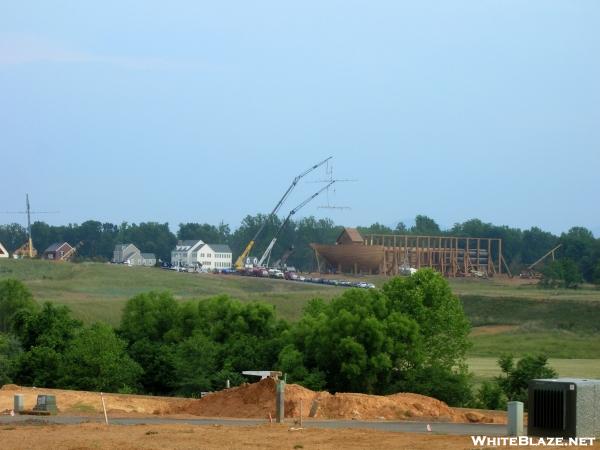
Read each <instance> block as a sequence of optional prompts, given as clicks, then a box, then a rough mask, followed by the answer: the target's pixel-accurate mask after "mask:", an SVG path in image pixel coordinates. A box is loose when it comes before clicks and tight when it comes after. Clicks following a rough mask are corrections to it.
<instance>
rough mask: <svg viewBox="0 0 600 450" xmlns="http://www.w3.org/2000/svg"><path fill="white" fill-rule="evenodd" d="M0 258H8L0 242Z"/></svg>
mask: <svg viewBox="0 0 600 450" xmlns="http://www.w3.org/2000/svg"><path fill="white" fill-rule="evenodd" d="M0 256H2V257H4V256H8V251H7V250H6V248H5V247H4V245H2V242H0Z"/></svg>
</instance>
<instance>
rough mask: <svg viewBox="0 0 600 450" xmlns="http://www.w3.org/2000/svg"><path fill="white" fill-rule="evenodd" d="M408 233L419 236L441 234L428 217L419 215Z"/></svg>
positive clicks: (438, 227) (433, 221)
mask: <svg viewBox="0 0 600 450" xmlns="http://www.w3.org/2000/svg"><path fill="white" fill-rule="evenodd" d="M410 232H411V233H413V234H420V235H432V236H437V235H440V234H442V230H440V226H439V225H438V224H437V223H436V222H435V220H433V219H432V218H430V217H427V216H423V215H421V214H419V215H418V216H417V217H415V225H414V226H413V227H411V229H410Z"/></svg>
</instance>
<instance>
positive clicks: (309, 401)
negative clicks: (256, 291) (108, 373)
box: [0, 378, 506, 423]
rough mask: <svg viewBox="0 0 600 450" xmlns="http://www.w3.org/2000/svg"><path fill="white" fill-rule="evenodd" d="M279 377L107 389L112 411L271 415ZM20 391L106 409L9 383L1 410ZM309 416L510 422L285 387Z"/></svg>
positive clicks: (291, 405)
mask: <svg viewBox="0 0 600 450" xmlns="http://www.w3.org/2000/svg"><path fill="white" fill-rule="evenodd" d="M275 391H276V385H275V381H274V380H273V379H271V378H266V379H264V380H262V381H260V382H258V383H252V384H243V385H241V386H238V387H235V388H231V389H226V390H223V391H219V392H215V393H213V394H209V395H207V396H206V397H203V398H201V399H193V400H192V399H186V398H176V397H152V396H145V395H125V394H104V398H105V401H106V407H107V410H108V412H109V414H113V415H117V416H119V415H120V416H123V415H128V416H129V415H135V416H148V415H161V416H166V415H186V416H190V415H193V416H202V417H231V418H257V419H268V418H269V415H271V417H273V418H274V417H275ZM15 394H24V396H25V398H24V400H25V409H32V408H33V407H34V406H35V403H36V399H37V396H38V395H39V394H50V395H55V396H56V402H57V405H58V410H59V414H69V415H95V414H96V415H97V414H100V413H101V412H102V400H101V397H100V394H99V393H98V392H85V391H69V390H62V389H42V388H37V389H36V388H29V387H21V386H16V385H5V386H4V387H2V388H1V389H0V411H4V410H10V409H12V407H13V398H14V395H15ZM300 402H302V417H304V418H308V417H311V416H310V412H311V410H313V411H314V412H315V414H314V416H312V417H314V418H316V419H356V420H372V419H388V420H423V421H430V422H436V421H444V422H448V421H451V422H465V423H466V422H486V423H506V414H505V413H504V412H501V411H482V410H470V409H462V408H450V407H449V406H448V405H446V404H445V403H444V402H441V401H439V400H436V399H434V398H431V397H426V396H423V395H418V394H410V393H400V394H393V395H387V396H381V395H366V394H350V393H338V394H330V393H329V392H315V391H311V390H310V389H306V388H303V387H302V386H299V385H296V384H288V385H286V389H285V412H286V417H289V418H292V417H293V418H298V417H299V416H300Z"/></svg>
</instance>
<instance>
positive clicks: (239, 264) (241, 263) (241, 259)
mask: <svg viewBox="0 0 600 450" xmlns="http://www.w3.org/2000/svg"><path fill="white" fill-rule="evenodd" d="M331 158H332V156H330V157H329V158H326V159H324V160H323V161H321V162H320V163H317V164H315V165H314V166H312V167H310V168H308V169H306V170H305V171H304V172H302V173H301V174H300V175H298V176H297V177H296V178H294V179H293V181H292V184H291V185H290V187H289V188H288V189H287V191H285V193H284V194H283V197H281V199H280V200H279V202H278V203H277V204H276V205H275V208H273V211H271V213H270V214H269V215H268V216H267V219H268V218H269V217H271V216H272V215H273V214H277V211H279V208H281V206H282V205H283V203H284V202H285V201H286V200H287V198H288V197H289V195H290V194H291V192H292V191H293V190H294V188H295V187H296V185H297V184H298V181H300V180H301V179H302V178H303V177H305V176H306V175H308V174H309V173H310V172H312V171H313V170H315V169H316V168H318V167H321V166H322V165H323V164H325V163H326V162H327V161H329V160H330V159H331ZM266 225H267V221H266V220H265V221H264V222H263V223H262V225H261V226H260V227H259V229H258V231H257V232H256V233H255V234H254V237H253V238H252V239H251V240H250V242H248V244H247V245H246V248H245V249H244V251H243V252H242V253H241V254H240V256H238V258H237V259H236V260H235V264H234V267H235V269H236V270H243V269H244V267H245V261H246V258H248V255H250V252H251V251H252V248H253V247H254V244H255V243H256V240H257V239H258V236H260V234H261V233H262V231H263V230H264V228H265V226H266Z"/></svg>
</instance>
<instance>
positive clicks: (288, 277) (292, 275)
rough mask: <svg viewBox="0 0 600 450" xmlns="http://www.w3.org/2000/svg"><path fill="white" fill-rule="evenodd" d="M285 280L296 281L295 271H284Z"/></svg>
mask: <svg viewBox="0 0 600 450" xmlns="http://www.w3.org/2000/svg"><path fill="white" fill-rule="evenodd" d="M284 276H285V279H286V280H292V281H296V280H297V279H298V274H297V273H296V272H289V271H288V272H286V273H285V274H284Z"/></svg>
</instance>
